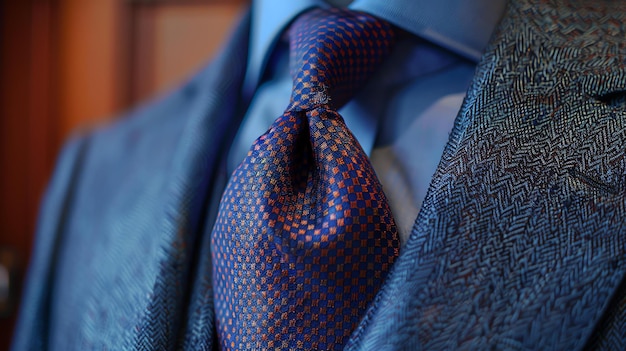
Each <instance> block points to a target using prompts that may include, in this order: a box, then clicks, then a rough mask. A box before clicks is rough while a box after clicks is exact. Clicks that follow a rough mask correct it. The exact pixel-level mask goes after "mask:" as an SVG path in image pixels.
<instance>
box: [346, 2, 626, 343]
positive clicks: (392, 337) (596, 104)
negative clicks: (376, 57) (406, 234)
mask: <svg viewBox="0 0 626 351" xmlns="http://www.w3.org/2000/svg"><path fill="white" fill-rule="evenodd" d="M625 23H626V2H623V1H595V2H593V1H566V0H550V1H546V0H519V1H512V2H511V3H510V5H509V7H508V10H507V14H506V15H505V18H504V20H503V22H502V23H501V24H500V26H499V29H498V31H497V33H495V35H494V37H493V39H492V42H491V44H490V46H489V47H488V49H487V51H486V53H485V55H484V56H483V58H482V60H481V63H480V65H479V67H478V70H477V74H476V77H475V79H474V81H473V83H472V85H471V87H470V89H469V92H468V95H467V97H466V100H465V102H464V104H463V107H462V109H461V111H460V113H459V115H458V117H457V119H456V122H455V126H454V129H453V132H452V134H451V136H450V140H449V143H448V145H447V146H446V149H445V152H444V155H443V157H442V160H441V163H440V165H439V167H438V169H437V171H436V173H435V175H434V177H433V180H432V183H431V186H430V190H429V192H428V195H427V197H426V199H425V202H424V204H423V207H422V210H421V212H420V214H419V216H418V218H417V221H416V223H415V226H414V230H413V232H412V234H411V236H410V238H409V241H408V243H407V245H406V247H405V248H404V249H403V251H402V254H401V256H400V258H399V259H398V261H397V262H396V265H395V266H394V269H393V270H392V272H391V273H390V274H389V276H388V281H387V282H386V284H385V286H384V288H383V289H381V293H380V294H379V295H378V296H377V299H376V301H375V303H374V304H373V306H372V308H371V309H370V310H369V311H368V313H367V315H366V317H365V318H364V321H363V323H362V324H361V325H360V327H359V329H358V330H357V331H356V332H355V334H354V336H353V338H352V339H351V341H350V343H349V345H348V347H347V349H349V350H377V351H379V350H401V349H412V350H415V349H426V350H485V349H498V350H500V349H506V350H579V349H583V348H585V346H586V345H587V344H588V342H589V340H590V337H591V336H592V335H593V334H594V333H599V334H603V335H605V336H606V338H608V339H609V340H606V341H605V339H603V338H601V340H600V341H599V343H598V344H589V347H590V348H595V347H599V348H602V347H606V348H611V347H614V348H613V349H619V350H623V349H626V333H625V332H624V329H623V326H624V320H623V316H624V308H625V307H626V306H625V305H624V288H623V285H624V272H625V270H626V262H625V258H626V256H625V255H626V216H625V215H624V214H625V213H626V192H625V191H624V186H625V185H626V155H625V146H626V111H625V110H624V105H623V96H624V94H625V93H624V92H625V91H626V24H625ZM620 285H621V286H622V288H621V289H619V287H620ZM607 311H610V313H611V316H608V317H605V316H604V315H605V313H606V312H607ZM603 345H604V346H603ZM606 345H610V346H606Z"/></svg>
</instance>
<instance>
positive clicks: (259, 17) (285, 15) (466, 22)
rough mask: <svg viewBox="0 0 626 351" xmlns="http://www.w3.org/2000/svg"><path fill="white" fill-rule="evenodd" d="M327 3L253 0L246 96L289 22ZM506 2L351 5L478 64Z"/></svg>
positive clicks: (423, 0) (409, 0)
mask: <svg viewBox="0 0 626 351" xmlns="http://www.w3.org/2000/svg"><path fill="white" fill-rule="evenodd" d="M327 6H328V5H327V4H326V2H325V1H323V0H297V1H284V0H255V1H253V3H252V30H251V37H250V50H249V55H250V56H249V60H248V69H247V72H246V77H245V82H244V87H245V92H246V95H251V94H252V93H253V91H254V89H256V86H257V84H258V83H259V80H260V78H261V74H262V72H263V69H264V67H265V64H266V62H267V59H268V56H269V53H270V52H271V49H272V47H273V46H274V44H275V43H276V41H277V40H278V39H279V38H280V35H281V33H282V32H283V31H284V29H285V28H286V27H287V26H288V25H289V23H291V21H292V20H293V19H294V18H295V17H296V16H297V15H298V14H300V13H302V12H303V11H306V10H308V9H310V8H313V7H327ZM505 6H506V0H472V1H467V0H438V1H432V0H386V1H380V0H355V1H354V2H352V3H351V4H350V6H349V7H350V8H352V9H354V10H360V11H365V12H368V13H370V14H372V15H375V16H378V17H380V18H382V19H385V20H387V21H389V22H390V23H392V24H394V25H396V26H398V27H400V28H402V29H404V30H406V31H408V32H410V33H413V34H415V35H417V36H419V37H421V38H423V39H426V40H429V41H431V42H433V43H435V44H437V45H440V46H441V47H444V48H446V49H448V50H450V51H452V52H455V53H457V54H459V55H461V56H464V57H466V58H468V59H470V60H473V61H475V62H478V60H479V59H480V56H481V55H482V52H483V50H484V48H485V47H486V46H487V42H488V41H489V38H490V37H491V33H492V32H493V30H494V28H495V26H496V25H497V23H498V22H499V20H500V17H501V16H502V14H503V12H504V8H505Z"/></svg>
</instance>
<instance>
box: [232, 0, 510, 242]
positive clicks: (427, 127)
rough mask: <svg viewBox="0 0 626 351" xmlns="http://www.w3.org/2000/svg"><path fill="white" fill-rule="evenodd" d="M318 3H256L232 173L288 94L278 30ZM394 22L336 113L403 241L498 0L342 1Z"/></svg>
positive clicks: (275, 0)
mask: <svg viewBox="0 0 626 351" xmlns="http://www.w3.org/2000/svg"><path fill="white" fill-rule="evenodd" d="M328 6H330V5H329V4H327V3H326V2H324V1H321V0H301V1H291V2H284V1H280V0H256V1H254V2H253V4H252V31H251V44H250V53H249V63H248V67H247V73H246V77H245V82H244V92H243V94H244V96H248V97H249V98H250V99H251V104H250V107H249V109H248V111H247V113H246V115H245V117H244V120H243V122H242V125H241V127H240V129H239V131H238V134H237V136H236V137H235V140H234V142H233V144H232V147H231V150H230V153H229V155H228V160H227V171H228V173H229V174H230V173H232V171H233V170H234V169H235V167H236V166H237V165H238V164H239V163H240V162H241V161H242V160H243V158H244V157H245V155H246V154H247V152H248V149H249V148H250V145H252V143H253V142H254V140H255V139H256V138H257V137H259V136H260V135H261V134H263V132H264V131H265V130H266V129H267V128H268V127H269V126H270V125H271V123H272V122H273V121H274V120H275V119H276V118H277V117H278V116H280V115H282V113H283V111H284V109H285V107H286V106H287V105H288V103H289V98H290V96H291V85H292V79H291V76H290V74H289V67H288V66H289V64H288V50H287V49H288V47H287V46H288V45H287V41H286V38H285V34H284V32H285V29H286V28H288V26H289V23H290V22H291V21H292V20H293V19H294V18H295V17H296V16H297V15H298V14H300V13H302V12H303V11H306V10H307V9H310V8H313V7H328ZM349 7H350V8H352V9H354V10H359V11H364V12H368V13H370V14H373V15H375V16H377V17H379V18H383V19H385V20H387V21H389V22H390V23H392V24H394V25H396V26H397V27H398V28H400V29H401V30H403V31H404V32H405V33H401V34H400V35H399V38H398V41H397V43H396V45H395V48H394V50H393V52H392V53H391V55H390V57H389V58H388V59H387V60H386V62H385V63H384V64H383V67H381V69H380V70H379V71H378V72H377V73H376V74H375V76H374V77H373V78H372V79H371V80H370V81H369V82H368V84H367V85H366V86H365V87H364V88H363V90H362V91H361V92H360V93H359V94H358V95H357V96H356V97H355V98H354V99H353V100H352V101H350V102H349V103H348V104H347V105H346V106H344V107H343V108H342V109H341V110H340V111H339V112H340V113H341V115H342V116H343V117H344V119H345V121H346V124H347V125H348V127H349V128H350V130H351V131H352V132H353V134H354V135H355V136H356V138H357V140H358V141H359V143H360V144H361V146H362V147H363V149H364V150H365V152H366V153H367V154H368V155H369V156H370V159H371V161H372V165H373V166H374V169H375V170H376V173H377V175H378V177H379V179H380V181H381V183H382V185H383V189H384V191H385V194H386V195H387V198H388V200H389V204H390V207H391V210H392V212H393V214H394V217H395V219H396V223H397V225H398V229H399V232H400V238H401V241H402V243H404V242H406V239H407V238H408V235H409V233H410V231H411V228H412V226H413V223H414V221H415V219H416V217H417V214H418V212H419V209H420V206H421V203H422V201H423V198H424V196H425V194H426V190H427V189H428V186H429V184H430V180H431V177H432V174H433V173H434V171H435V169H436V167H437V165H438V163H439V160H440V157H441V154H442V152H443V148H444V146H445V144H446V142H447V140H448V136H449V133H450V131H451V129H452V126H453V124H454V119H455V117H456V114H457V112H458V110H459V109H460V107H461V104H462V101H463V98H464V97H465V92H466V90H467V88H468V85H469V83H470V81H471V79H472V77H473V75H474V70H475V66H476V63H477V62H478V60H479V58H480V55H481V52H482V51H483V50H484V48H485V46H486V45H487V42H488V40H489V37H490V35H491V32H492V31H493V30H494V28H495V26H496V24H497V22H498V21H499V18H500V17H501V15H502V13H503V11H504V7H505V1H504V0H498V1H494V0H478V1H471V2H470V1H463V0H446V1H436V2H433V1H425V0H394V1H375V0H356V1H354V2H352V3H351V4H350V5H349Z"/></svg>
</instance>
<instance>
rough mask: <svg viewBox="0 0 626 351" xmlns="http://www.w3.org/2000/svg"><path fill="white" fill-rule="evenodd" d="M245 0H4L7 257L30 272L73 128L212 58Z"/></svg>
mask: <svg viewBox="0 0 626 351" xmlns="http://www.w3.org/2000/svg"><path fill="white" fill-rule="evenodd" d="M247 6H248V0H89V1H85V0H4V1H2V2H0V170H1V171H0V264H3V262H8V261H7V257H10V261H11V262H12V263H11V265H13V263H14V262H18V264H17V265H16V266H17V271H19V275H18V277H21V276H23V273H24V269H25V266H26V263H27V262H28V259H29V255H30V248H31V246H32V240H33V236H32V235H33V231H34V228H35V217H36V214H37V208H38V204H39V201H40V198H41V195H42V193H43V190H44V189H45V184H46V183H47V180H48V177H49V175H50V173H51V170H52V168H53V166H54V160H55V157H56V153H57V152H58V150H59V148H60V146H61V145H62V143H63V140H64V139H65V138H66V137H67V136H68V135H69V134H70V133H71V131H72V130H75V129H76V128H78V127H80V126H81V125H93V124H99V123H106V121H108V120H111V119H112V118H114V116H115V115H116V114H119V113H120V112H121V111H123V110H124V109H126V108H128V107H130V106H131V105H133V104H136V103H137V102H139V101H141V100H143V99H146V98H149V97H151V96H154V95H155V94H158V93H159V92H161V91H164V90H167V89H171V88H172V87H174V86H175V85H176V84H177V82H179V81H181V80H182V79H183V78H184V77H186V76H188V75H189V74H191V73H193V72H194V71H196V70H197V69H198V68H199V67H200V66H201V65H203V64H204V63H206V62H207V61H209V60H210V58H211V57H212V56H213V55H214V54H215V52H216V50H218V48H219V47H220V45H221V44H222V43H223V41H224V40H225V38H226V37H227V34H228V33H229V32H230V29H231V28H232V26H233V25H234V23H235V22H236V21H237V19H238V18H239V17H240V15H241V13H242V12H243V11H244V9H245V8H246V7H247ZM4 264H6V263H4ZM12 283H15V281H12ZM14 305H15V303H14ZM2 308H3V306H2V304H1V303H0V350H5V349H8V345H9V342H10V337H11V334H12V325H13V323H14V319H15V313H14V309H13V311H12V312H10V313H9V314H8V316H2V311H1V310H2Z"/></svg>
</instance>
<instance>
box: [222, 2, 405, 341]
mask: <svg viewBox="0 0 626 351" xmlns="http://www.w3.org/2000/svg"><path fill="white" fill-rule="evenodd" d="M289 38H290V65H291V66H290V69H291V74H292V76H293V77H294V84H293V94H292V97H291V102H290V104H289V107H288V108H287V110H286V111H285V113H284V114H283V115H282V116H280V117H279V118H278V119H276V121H275V122H274V123H273V124H272V126H271V127H270V128H269V130H268V131H267V132H266V133H265V134H264V135H262V136H261V137H259V138H258V139H257V140H256V141H255V142H254V144H253V145H252V147H251V149H250V151H249V152H248V155H247V157H246V158H245V160H244V161H243V163H242V164H241V165H240V166H239V167H238V168H237V169H236V170H235V171H234V173H233V175H232V177H231V179H230V181H229V183H228V185H227V187H226V190H225V192H224V195H223V197H222V200H221V203H220V207H219V213H218V218H217V220H216V223H215V226H214V228H213V232H212V237H211V243H212V262H213V284H214V300H215V312H216V326H217V335H218V340H219V345H220V348H221V349H222V350H279V349H284V350H293V349H315V350H318V349H319V350H329V349H337V348H341V347H342V346H343V345H344V344H345V343H346V342H347V339H348V337H349V336H350V334H351V332H352V331H353V330H354V329H355V328H356V326H357V324H358V323H359V321H360V319H361V317H362V316H363V313H364V312H365V309H366V308H367V306H368V305H369V303H370V302H371V301H372V300H373V298H374V296H375V294H376V293H377V291H378V290H379V288H380V286H381V284H382V282H383V280H384V279H385V277H386V275H387V273H388V271H389V270H390V268H391V266H392V264H393V262H394V260H395V259H396V257H397V256H398V250H399V245H400V244H399V239H398V233H397V229H396V225H395V223H394V220H393V217H392V214H391V211H390V210H389V207H388V204H387V200H386V198H385V195H384V193H383V191H382V188H381V185H380V183H379V181H378V179H377V177H376V175H375V173H374V170H373V168H372V166H371V164H370V162H369V160H368V158H367V156H366V155H365V153H364V151H363V149H362V148H361V146H360V145H359V143H358V141H357V140H356V139H355V138H354V136H353V135H352V133H351V132H350V131H349V130H348V128H347V127H346V125H345V123H344V121H343V118H342V117H341V116H340V115H339V114H338V113H337V111H336V110H337V109H338V108H339V107H341V106H342V105H344V104H345V103H346V102H347V101H348V100H349V99H350V98H351V97H352V96H353V95H354V94H355V92H356V91H357V89H358V88H359V87H361V86H362V85H364V83H365V81H366V80H367V77H368V76H370V75H371V74H372V73H373V72H374V70H375V69H376V66H378V64H379V63H380V62H381V61H382V60H383V59H384V57H385V56H386V55H387V54H388V52H389V50H390V45H391V43H392V42H393V38H394V33H393V29H392V27H391V26H390V25H389V24H387V23H385V22H383V21H381V20H378V19H376V18H374V17H372V16H370V15H367V14H363V13H356V12H353V11H350V10H345V9H336V8H332V9H316V10H312V11H309V12H307V13H305V14H303V15H301V16H299V17H298V18H297V19H296V21H295V22H294V23H293V25H292V26H291V27H290V30H289Z"/></svg>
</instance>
